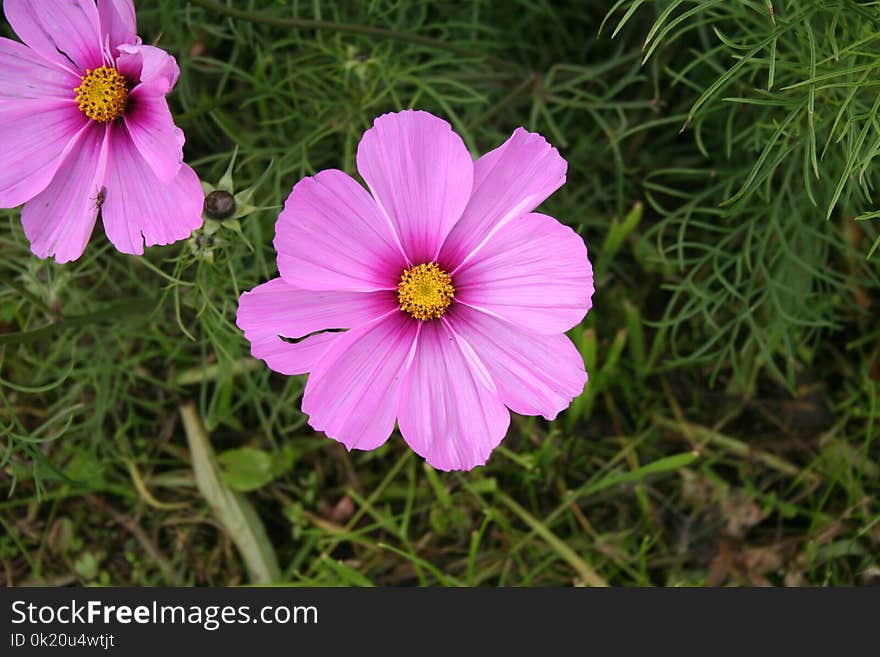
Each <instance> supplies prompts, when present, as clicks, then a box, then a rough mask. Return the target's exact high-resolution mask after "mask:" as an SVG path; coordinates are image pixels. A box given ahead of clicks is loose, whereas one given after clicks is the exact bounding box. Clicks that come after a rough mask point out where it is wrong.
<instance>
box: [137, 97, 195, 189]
mask: <svg viewBox="0 0 880 657" xmlns="http://www.w3.org/2000/svg"><path fill="white" fill-rule="evenodd" d="M125 125H126V127H127V128H128V134H129V135H130V136H131V140H132V141H133V142H134V145H135V146H137V149H138V151H140V154H141V156H142V157H143V158H144V159H145V160H146V161H147V164H149V165H150V168H151V169H152V170H153V173H154V174H156V177H157V178H158V179H159V180H160V181H161V182H162V183H163V184H168V183H170V182H171V181H172V180H174V178H175V176H177V172H178V171H180V166H181V165H182V164H183V143H184V141H185V139H184V136H183V130H181V129H180V128H178V127H177V126H176V125H174V119H173V118H171V110H169V109H168V101H166V100H165V97H164V96H156V95H151V94H149V93H146V92H145V88H144V86H143V85H139V86H138V87H136V88H135V89H134V90H133V91H132V92H131V94H129V96H128V104H127V105H126V110H125Z"/></svg>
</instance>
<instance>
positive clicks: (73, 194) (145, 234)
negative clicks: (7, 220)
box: [0, 0, 203, 262]
mask: <svg viewBox="0 0 880 657" xmlns="http://www.w3.org/2000/svg"><path fill="white" fill-rule="evenodd" d="M3 11H4V13H5V14H6V19H7V20H8V21H9V24H10V25H11V26H12V29H14V30H15V32H16V34H18V36H19V37H21V40H22V41H24V44H21V43H18V42H17V41H11V40H9V39H3V38H0V143H2V145H3V147H2V149H0V207H5V208H11V207H15V206H17V205H21V204H22V203H24V204H25V205H24V208H23V210H22V213H21V220H22V224H23V226H24V232H25V235H26V236H27V238H28V240H29V241H30V243H31V250H32V251H33V252H34V253H35V254H36V255H38V256H39V257H41V258H47V257H49V256H53V255H54V256H55V259H56V260H57V261H58V262H68V261H71V260H76V259H77V258H79V257H80V256H81V255H82V252H83V250H84V249H85V246H86V243H87V242H88V241H89V236H90V235H91V234H92V229H93V228H94V226H95V221H96V220H97V216H98V211H99V210H100V212H101V218H102V221H103V223H104V230H105V231H106V233H107V237H108V238H109V239H110V241H111V242H112V243H113V244H114V246H116V248H117V249H119V250H120V251H122V252H123V253H135V254H142V253H143V252H144V240H146V243H147V245H148V246H152V245H154V244H170V243H172V242H174V241H176V240H179V239H182V238H184V237H186V236H187V235H189V234H190V233H191V232H192V231H193V230H194V229H196V228H198V227H199V226H200V225H201V212H202V201H203V196H202V190H201V187H200V185H199V180H198V177H197V176H196V174H195V173H194V172H193V170H192V169H191V168H189V167H188V166H187V165H185V164H183V142H184V138H183V132H182V131H181V130H180V129H178V128H177V127H176V126H175V125H174V121H173V119H172V118H171V112H170V111H169V110H168V103H167V102H166V100H165V96H166V94H168V92H170V91H171V89H172V87H173V86H174V84H175V82H177V76H178V73H179V70H178V68H177V62H176V61H175V60H174V58H173V57H172V56H170V55H169V54H168V53H166V52H164V51H163V50H160V49H159V48H154V47H153V46H145V45H142V44H141V39H140V37H138V36H137V34H136V30H137V27H136V23H135V11H134V5H133V4H132V2H131V0H98V2H97V5H96V4H95V0H4V1H3Z"/></svg>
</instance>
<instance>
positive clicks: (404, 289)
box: [397, 262, 455, 321]
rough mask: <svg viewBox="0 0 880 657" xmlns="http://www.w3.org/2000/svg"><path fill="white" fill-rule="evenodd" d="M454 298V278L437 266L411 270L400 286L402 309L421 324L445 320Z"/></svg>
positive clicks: (398, 295) (423, 266) (398, 294)
mask: <svg viewBox="0 0 880 657" xmlns="http://www.w3.org/2000/svg"><path fill="white" fill-rule="evenodd" d="M454 296H455V288H454V287H452V277H451V276H450V275H449V274H447V273H446V272H445V271H443V270H442V269H440V267H438V266H437V263H435V262H427V263H425V264H423V265H416V266H415V267H410V268H409V269H407V270H405V271H404V272H403V274H401V276H400V283H398V284H397V301H398V303H400V309H401V310H403V311H404V312H407V313H409V314H410V315H412V316H413V317H415V318H416V319H418V320H421V321H426V320H429V319H438V318H440V317H443V313H445V312H446V309H447V308H448V307H449V304H450V303H452V298H453V297H454Z"/></svg>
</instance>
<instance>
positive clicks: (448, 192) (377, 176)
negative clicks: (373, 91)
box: [357, 111, 474, 264]
mask: <svg viewBox="0 0 880 657" xmlns="http://www.w3.org/2000/svg"><path fill="white" fill-rule="evenodd" d="M357 165H358V171H360V174H361V176H363V178H364V180H365V181H366V182H367V185H369V187H370V191H372V192H373V196H374V197H375V199H376V201H377V202H378V203H379V205H380V206H381V207H382V208H383V209H384V211H385V214H386V215H387V217H388V219H389V220H390V221H391V224H392V225H393V226H394V230H395V232H396V234H397V236H398V238H399V239H400V243H401V245H402V247H403V251H404V253H406V255H407V257H408V258H409V260H410V262H411V263H412V264H421V263H424V262H429V261H432V260H436V259H437V254H438V253H439V251H440V245H441V244H443V240H444V238H445V237H446V235H447V234H448V233H449V230H450V229H451V228H452V226H453V225H454V224H455V222H456V221H458V219H459V217H461V213H462V211H463V210H464V208H465V206H466V205H467V202H468V198H470V194H471V185H472V182H473V166H474V165H473V161H472V159H471V156H470V153H468V150H467V148H465V146H464V142H462V140H461V137H459V136H458V135H457V134H455V133H454V132H453V131H452V128H450V126H449V124H448V123H447V122H446V121H444V120H442V119H439V118H437V117H436V116H433V115H431V114H428V113H427V112H416V111H406V112H398V113H396V114H383V115H382V116H380V117H379V118H377V119H376V120H375V122H374V123H373V127H372V128H371V129H370V130H367V132H365V133H364V136H363V138H362V139H361V143H360V145H359V146H358V152H357Z"/></svg>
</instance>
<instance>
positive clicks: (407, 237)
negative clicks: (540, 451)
mask: <svg viewBox="0 0 880 657" xmlns="http://www.w3.org/2000/svg"><path fill="white" fill-rule="evenodd" d="M357 165H358V171H359V172H360V174H361V176H363V178H364V180H365V181H366V183H367V185H368V187H369V189H370V193H368V192H367V191H366V190H365V189H364V188H363V187H361V186H360V185H359V184H358V183H357V182H355V181H354V180H353V179H352V178H351V177H349V176H348V175H346V174H345V173H343V172H342V171H336V170H328V171H322V172H320V173H318V174H317V175H315V176H313V177H310V178H305V179H303V180H301V181H300V182H299V183H298V184H297V185H296V186H295V187H294V188H293V191H292V192H291V194H290V197H289V198H288V199H287V203H286V205H285V207H284V210H283V212H282V213H281V215H280V216H279V218H278V223H277V224H276V226H275V231H276V233H275V248H276V250H277V251H278V269H279V271H280V274H281V277H280V278H276V279H273V280H271V281H269V282H268V283H264V284H263V285H260V286H258V287H256V288H254V289H253V290H251V291H250V292H246V293H244V294H243V295H242V296H241V300H240V303H239V309H238V322H237V323H238V326H239V327H240V328H241V329H242V330H243V331H244V333H245V336H246V337H247V338H248V340H250V342H251V352H252V353H253V355H254V356H255V357H257V358H261V359H263V360H264V361H266V363H267V364H268V365H269V367H271V368H272V369H273V370H275V371H277V372H281V373H282V374H304V373H306V372H310V373H311V374H310V376H309V379H308V383H307V384H306V389H305V393H304V394H303V401H302V409H303V412H305V413H306V414H308V415H309V424H311V426H312V427H314V428H315V429H317V430H319V431H323V432H324V433H326V434H327V435H328V436H330V437H331V438H335V439H336V440H338V441H340V442H342V443H343V444H344V445H345V446H346V447H347V448H348V449H374V448H376V447H378V446H379V445H381V444H382V443H384V442H385V440H386V439H387V438H388V436H389V435H390V434H391V432H392V430H393V429H394V423H395V420H396V421H397V424H398V426H399V428H400V433H401V434H402V435H403V438H404V440H406V442H407V443H408V444H409V445H410V447H412V449H413V450H414V451H415V452H417V453H418V454H419V455H421V456H423V457H424V458H425V459H426V460H427V461H428V462H429V463H430V464H431V465H433V466H434V467H436V468H439V469H441V470H457V469H461V470H468V469H470V468H473V467H474V466H476V465H482V464H483V463H485V462H486V459H487V457H488V456H489V453H490V452H491V451H492V450H493V449H494V448H495V447H496V446H497V445H498V444H499V443H500V442H501V440H502V439H503V438H504V435H505V434H506V433H507V428H508V425H509V423H510V414H509V412H508V408H509V409H510V410H512V411H515V412H517V413H522V414H524V415H543V416H544V417H545V418H547V419H548V420H552V419H553V418H555V417H556V415H557V413H559V412H560V411H561V410H563V409H565V408H566V407H567V406H568V405H569V404H570V403H571V400H572V399H573V398H574V397H575V396H577V395H579V394H580V393H581V391H582V390H583V387H584V384H585V383H586V380H587V374H586V372H585V371H584V364H583V360H582V359H581V356H580V354H579V353H578V351H577V349H576V348H575V347H574V345H573V344H572V343H571V341H570V340H569V339H568V338H567V337H566V336H565V335H564V332H565V331H567V330H568V329H570V328H571V327H572V326H574V325H576V324H577V323H579V322H580V321H581V319H582V318H583V317H584V315H585V314H586V312H587V311H588V310H589V308H590V306H591V298H592V295H593V271H592V267H591V265H590V261H589V260H588V258H587V249H586V247H585V246H584V242H583V240H582V239H581V238H580V237H579V236H578V235H577V234H576V233H575V232H574V231H573V230H571V228H568V227H566V226H563V225H562V224H560V223H559V222H558V221H556V220H555V219H553V218H552V217H548V216H547V215H543V214H536V213H533V212H532V210H534V209H535V207H537V206H538V205H539V204H540V203H541V202H542V201H544V199H546V198H547V197H548V196H550V194H552V193H553V192H554V191H555V190H556V189H558V188H559V187H560V186H561V185H562V184H563V183H564V182H565V171H566V168H567V165H566V162H565V160H563V159H562V158H561V157H560V155H559V153H558V152H557V151H556V149H555V148H552V147H551V146H550V145H549V144H548V143H547V142H546V141H545V140H544V138H543V137H541V136H540V135H537V134H532V133H529V132H526V131H525V130H523V129H522V128H520V129H518V130H516V131H515V132H514V133H513V135H512V136H511V137H510V139H508V140H507V141H506V142H505V143H504V144H502V145H501V146H500V147H499V148H496V149H495V150H494V151H492V152H490V153H488V154H486V155H484V156H483V157H481V158H480V159H478V160H477V161H476V162H474V161H473V160H472V159H471V157H470V155H469V153H468V151H467V149H466V148H465V146H464V143H463V142H462V140H461V138H460V137H459V136H458V135H457V134H455V133H454V132H453V131H452V130H451V128H450V126H449V124H448V123H446V122H445V121H443V120H441V119H439V118H437V117H435V116H432V115H431V114H428V113H426V112H418V111H406V112H399V113H397V114H385V115H384V116H381V117H379V118H378V119H376V121H375V123H374V125H373V127H372V128H371V129H370V130H368V131H367V132H366V133H365V134H364V136H363V139H361V142H360V145H359V147H358V153H357ZM332 329H348V330H347V331H344V332H339V331H333V330H332ZM285 338H286V339H285Z"/></svg>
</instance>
